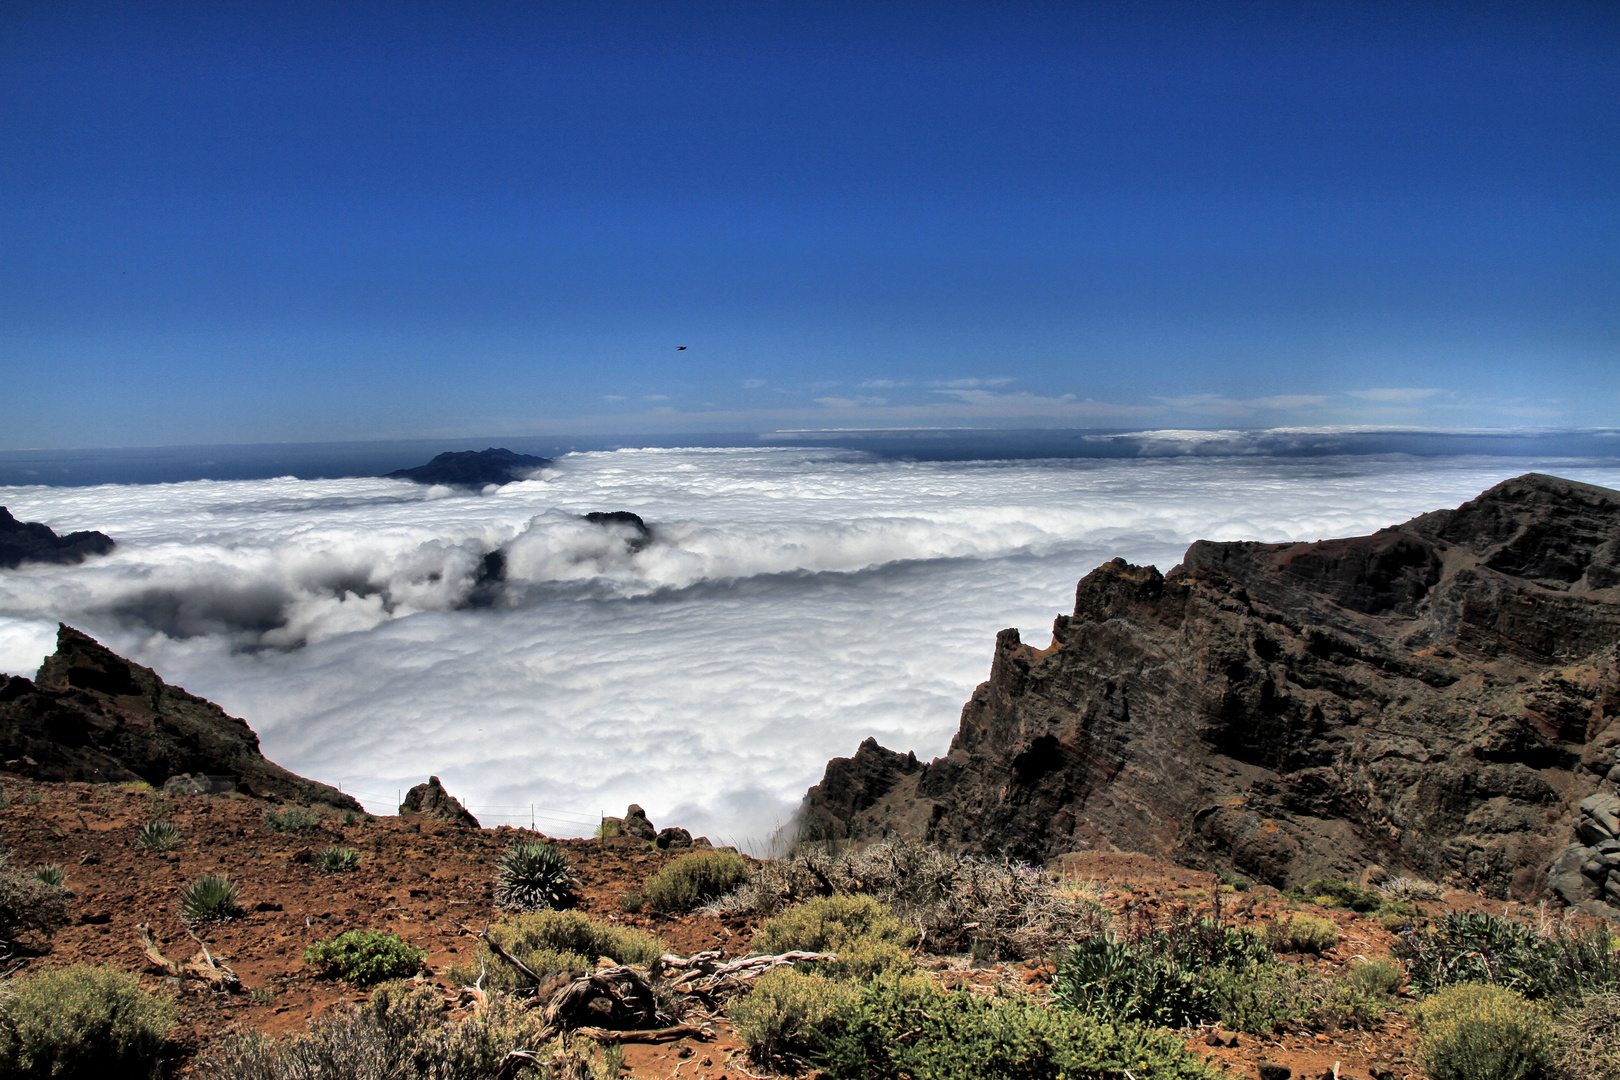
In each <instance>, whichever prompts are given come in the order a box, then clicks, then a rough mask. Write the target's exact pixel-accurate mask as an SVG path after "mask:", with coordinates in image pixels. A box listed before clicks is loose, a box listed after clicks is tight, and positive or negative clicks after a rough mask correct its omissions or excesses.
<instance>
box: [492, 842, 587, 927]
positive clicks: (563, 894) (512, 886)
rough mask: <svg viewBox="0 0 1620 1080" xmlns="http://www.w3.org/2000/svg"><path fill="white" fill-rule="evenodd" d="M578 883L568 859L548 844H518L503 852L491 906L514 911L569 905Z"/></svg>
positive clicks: (498, 865)
mask: <svg viewBox="0 0 1620 1080" xmlns="http://www.w3.org/2000/svg"><path fill="white" fill-rule="evenodd" d="M578 887H579V879H578V878H576V877H575V876H574V867H573V864H572V863H570V862H569V861H568V857H567V856H565V855H564V854H563V853H562V852H560V851H558V850H557V849H556V848H554V847H552V846H551V845H550V844H544V843H525V842H521V841H520V842H518V843H516V844H513V845H512V846H511V847H509V848H507V849H506V854H504V855H502V856H501V860H500V862H499V863H498V864H497V870H496V872H495V903H496V904H497V905H498V906H500V907H504V908H515V909H516V910H518V911H538V910H540V909H541V908H561V907H567V906H568V905H569V904H571V903H572V902H573V900H574V897H575V891H576V890H577V889H578Z"/></svg>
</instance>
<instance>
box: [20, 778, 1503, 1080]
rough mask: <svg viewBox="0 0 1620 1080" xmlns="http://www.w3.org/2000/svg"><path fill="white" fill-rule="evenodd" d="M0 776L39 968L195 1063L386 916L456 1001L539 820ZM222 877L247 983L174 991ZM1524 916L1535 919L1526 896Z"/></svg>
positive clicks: (647, 852)
mask: <svg viewBox="0 0 1620 1080" xmlns="http://www.w3.org/2000/svg"><path fill="white" fill-rule="evenodd" d="M0 781H3V783H4V788H5V793H6V795H7V796H8V797H9V800H10V802H9V805H7V806H5V807H4V808H0V841H3V842H4V844H5V847H6V849H7V850H9V851H10V853H11V860H12V865H13V866H15V867H20V868H26V867H30V866H33V865H35V864H40V863H57V864H60V865H61V866H63V867H64V868H65V869H66V871H67V884H68V886H69V887H70V888H71V889H72V890H73V893H74V902H73V909H72V911H73V914H72V919H73V921H72V924H71V925H69V926H68V927H66V928H64V929H63V930H61V931H60V932H58V933H57V934H56V936H55V937H54V938H53V939H52V940H51V941H50V942H49V943H48V945H46V946H44V947H43V948H42V949H41V952H40V955H37V956H34V957H32V958H30V959H28V960H27V961H26V964H27V968H34V967H55V966H62V965H66V964H72V963H92V964H105V965H110V966H112V967H117V968H121V969H124V970H126V971H132V972H137V973H140V974H141V976H142V980H143V982H145V983H146V984H147V985H148V987H149V988H150V989H152V990H154V991H163V992H167V993H170V994H173V995H176V996H177V1000H178V1003H179V1008H180V1013H181V1018H182V1024H181V1027H180V1028H179V1029H178V1030H177V1031H176V1032H175V1033H174V1040H175V1042H176V1043H177V1045H178V1047H179V1057H180V1060H179V1062H178V1064H177V1066H176V1072H177V1073H178V1074H179V1075H188V1074H194V1073H195V1072H196V1070H195V1069H194V1068H193V1067H192V1066H191V1065H190V1058H191V1056H192V1055H195V1053H196V1052H197V1051H199V1050H201V1049H203V1048H205V1047H206V1046H207V1045H208V1044H209V1043H210V1042H211V1041H213V1040H216V1039H218V1038H219V1037H220V1036H221V1035H222V1034H223V1033H225V1032H226V1031H227V1030H229V1029H230V1028H231V1027H233V1026H237V1025H243V1026H247V1027H252V1028H256V1029H259V1030H261V1031H265V1032H269V1033H271V1034H275V1035H284V1034H288V1033H291V1032H297V1031H302V1030H304V1028H305V1025H306V1023H307V1022H308V1021H309V1019H310V1018H311V1017H313V1016H315V1015H316V1014H318V1013H319V1012H321V1011H322V1010H324V1009H327V1008H330V1007H331V1006H332V1005H333V1004H334V1003H337V1002H341V1001H363V1000H365V998H366V997H367V992H365V991H362V990H358V989H356V988H353V987H350V986H348V985H347V984H345V983H342V982H340V981H336V980H332V979H324V978H320V977H317V976H316V975H315V974H314V973H313V972H312V971H311V969H309V968H307V967H306V966H305V965H304V963H303V958H302V957H303V951H304V949H305V947H306V946H307V945H309V944H310V943H311V942H314V941H317V940H320V939H324V938H330V937H332V936H333V935H335V934H338V933H341V932H343V931H345V930H356V929H380V930H389V931H392V932H394V933H397V934H399V935H400V936H401V937H403V938H404V939H405V940H407V941H409V942H411V943H412V944H414V945H417V946H419V947H421V948H423V949H426V950H427V954H428V956H427V964H428V967H429V968H431V970H432V973H433V974H432V982H433V983H434V984H435V985H437V986H439V987H441V988H442V989H443V990H444V992H445V996H446V999H447V1000H454V999H455V997H456V996H457V990H458V986H457V985H456V983H455V982H454V981H453V980H452V979H451V978H450V977H449V976H448V971H449V969H450V968H451V966H452V965H454V964H456V963H457V962H458V961H462V960H464V959H465V958H466V957H468V956H470V954H471V953H472V952H473V950H474V948H475V947H476V942H475V941H474V939H473V938H472V937H471V936H470V934H469V930H471V931H477V930H479V929H482V928H483V927H484V926H485V924H486V923H488V922H489V921H491V920H493V919H495V918H497V917H498V914H499V913H498V912H497V911H496V910H495V908H494V906H493V902H492V883H493V877H494V870H495V862H496V859H497V858H498V857H499V856H500V854H501V853H502V852H503V851H504V850H505V849H506V847H507V846H508V845H509V844H511V843H512V842H513V841H514V840H517V839H519V838H530V839H532V838H534V837H536V836H537V835H538V834H536V833H533V832H530V831H528V830H518V829H510V828H505V827H503V828H499V829H463V828H455V827H451V826H448V825H441V824H437V823H434V822H427V821H407V820H402V819H400V818H375V819H363V820H360V821H357V822H356V823H354V824H351V825H344V824H342V823H341V821H340V820H339V819H338V818H337V817H333V816H329V817H326V818H325V819H323V824H322V825H321V826H320V827H319V828H318V829H316V830H314V831H311V832H306V833H279V832H275V831H272V830H271V829H270V828H269V827H268V826H267V825H266V823H265V811H266V810H267V809H274V807H272V806H271V805H270V804H267V803H263V802H260V801H258V800H256V799H250V798H243V797H239V796H226V795H163V794H160V793H155V792H150V791H144V792H143V791H136V790H131V789H130V788H127V787H123V786H119V785H100V784H81V783H37V782H31V781H28V780H23V779H18V778H13V777H3V776H0ZM159 816H162V817H165V818H166V819H167V820H169V821H171V822H173V823H174V825H176V826H177V827H178V828H179V830H180V835H181V843H180V845H179V847H177V848H176V849H175V850H174V851H171V852H168V853H148V852H142V851H140V850H139V849H137V848H136V847H135V846H134V837H135V832H136V829H137V828H138V827H139V826H141V825H142V824H144V823H145V822H147V821H151V820H153V819H154V818H156V817H159ZM553 843H556V844H557V845H558V846H559V847H561V848H562V849H563V850H564V851H565V852H566V853H567V854H568V856H569V858H570V859H571V860H572V861H573V862H574V865H575V868H576V870H577V872H578V874H579V876H580V878H581V880H582V881H583V884H584V888H583V895H582V900H581V902H580V905H579V906H580V908H581V910H583V911H585V912H586V913H588V914H590V915H592V916H593V917H595V918H598V919H602V920H605V921H609V922H616V923H620V924H624V925H633V926H638V927H642V928H645V929H647V930H650V931H651V932H653V933H655V934H657V935H659V936H660V937H662V938H663V939H664V941H665V942H666V943H667V945H668V947H669V949H670V951H672V952H675V953H679V954H681V955H690V954H691V953H693V952H696V951H700V950H703V949H716V948H718V949H722V950H724V951H725V952H726V953H727V954H734V955H741V954H743V953H746V952H747V951H748V941H749V938H750V936H751V934H752V931H753V929H754V926H753V925H752V924H753V922H755V921H756V920H748V919H717V918H712V917H708V916H703V915H690V916H682V917H676V918H670V917H666V916H660V915H653V914H644V915H635V916H632V915H627V914H625V913H624V912H623V910H622V909H621V907H620V901H621V899H622V898H623V897H624V896H625V895H626V894H627V893H630V892H632V891H634V890H637V889H639V888H640V887H641V885H642V883H643V882H644V881H645V880H646V878H647V877H648V876H649V875H651V874H653V873H654V872H656V871H657V870H658V869H659V868H660V867H662V866H663V865H664V864H665V863H667V862H668V861H669V860H670V859H671V858H673V857H674V856H673V855H670V854H668V853H666V852H662V851H658V850H656V849H654V848H651V847H650V846H647V845H645V844H642V843H641V842H640V841H636V840H632V839H628V838H616V839H614V840H609V841H599V840H555V841H553ZM329 844H330V845H337V846H342V847H348V848H352V849H354V850H355V851H357V852H359V854H360V860H361V861H360V867H359V869H358V870H356V871H353V872H350V873H340V874H327V873H321V872H319V871H317V870H316V869H314V868H313V867H312V866H311V865H309V863H308V862H307V860H308V858H309V855H310V853H311V852H313V851H316V850H319V849H320V848H321V847H323V846H326V845H329ZM1053 868H1054V869H1055V870H1057V871H1058V872H1060V873H1062V874H1063V876H1065V877H1067V878H1072V879H1076V880H1079V881H1082V882H1089V883H1092V885H1093V886H1094V887H1095V889H1096V890H1097V891H1098V892H1099V893H1100V895H1101V897H1102V902H1103V903H1104V904H1106V905H1107V906H1109V907H1110V908H1113V909H1114V910H1115V911H1116V912H1118V913H1120V914H1122V915H1123V914H1125V913H1127V912H1129V913H1133V914H1134V916H1135V917H1138V918H1140V917H1156V916H1162V915H1168V914H1170V913H1171V912H1172V911H1175V910H1178V909H1185V908H1186V907H1189V906H1190V907H1192V908H1195V909H1196V908H1200V907H1204V906H1207V905H1208V904H1209V903H1210V901H1211V898H1212V897H1213V896H1215V895H1217V894H1216V893H1215V892H1214V891H1213V890H1212V885H1213V882H1212V879H1211V877H1210V875H1208V874H1202V873H1198V872H1195V871H1191V870H1186V869H1183V868H1180V867H1176V866H1173V865H1170V864H1167V863H1164V862H1162V861H1160V860H1157V859H1154V858H1150V857H1148V856H1141V855H1126V854H1118V853H1093V854H1079V855H1068V856H1064V857H1062V859H1061V860H1060V861H1059V863H1057V864H1055V865H1054V867H1053ZM205 872H218V873H225V874H228V875H229V876H230V877H231V879H232V880H233V881H235V882H237V883H238V885H239V886H240V888H241V903H242V906H243V907H244V909H245V914H243V916H242V917H241V918H238V919H235V920H233V921H231V922H228V923H224V924H222V925H219V926H215V927H210V928H209V929H208V930H207V931H206V932H205V933H204V938H205V940H206V942H207V946H208V949H209V950H210V952H211V953H212V954H213V955H214V956H215V957H216V958H218V959H219V960H221V961H222V962H223V963H225V964H228V965H229V966H230V967H231V968H232V969H233V970H234V971H235V972H236V973H237V974H238V975H239V976H240V977H241V979H242V982H243V984H244V985H245V986H246V987H247V988H248V989H249V991H251V992H249V993H243V994H236V995H226V994H218V993H212V992H208V991H205V990H203V989H202V988H201V987H200V985H199V984H197V983H194V982H188V983H186V984H184V985H183V986H176V985H175V981H174V980H172V979H168V978H166V977H165V976H163V975H162V974H160V973H158V971H157V969H155V968H154V967H153V965H152V964H151V963H150V962H149V961H148V960H147V958H146V957H145V955H144V953H143V949H142V945H141V943H140V940H139V937H138V933H137V927H138V926H139V925H140V924H143V923H148V924H150V926H151V931H152V934H153V936H154V938H155V939H156V941H157V944H158V947H159V948H160V949H162V950H163V952H164V953H165V954H166V955H167V956H168V957H170V958H171V959H177V960H185V959H189V958H190V957H191V956H192V955H193V954H194V953H195V952H196V951H197V945H196V943H195V942H194V941H193V940H192V939H191V937H190V936H189V935H188V934H187V933H186V930H185V927H184V926H182V925H181V923H180V921H179V918H178V893H179V890H180V889H181V887H182V886H184V885H185V884H186V883H187V882H189V881H191V880H193V879H195V878H196V877H197V876H198V875H200V874H203V873H205ZM1223 899H1224V900H1225V901H1226V902H1227V903H1228V904H1229V905H1230V910H1231V912H1232V914H1233V917H1234V919H1235V920H1236V921H1237V923H1238V924H1240V925H1241V924H1244V923H1250V922H1258V921H1263V920H1265V919H1267V918H1270V917H1272V916H1273V915H1275V914H1277V913H1279V912H1281V911H1283V910H1286V909H1287V907H1288V906H1289V905H1288V904H1287V902H1286V901H1284V900H1283V899H1282V897H1280V896H1279V895H1278V894H1277V893H1276V892H1275V890H1271V889H1265V888H1257V889H1254V890H1252V891H1250V892H1247V893H1242V894H1231V895H1227V896H1226V897H1224V898H1223ZM1482 903H1483V901H1481V900H1479V899H1478V898H1477V897H1474V896H1472V895H1470V894H1464V893H1451V894H1449V895H1448V896H1447V898H1446V900H1445V901H1444V902H1443V903H1435V904H1427V905H1423V906H1424V908H1425V910H1426V912H1427V913H1429V914H1433V913H1436V912H1438V911H1440V910H1443V909H1446V908H1469V907H1476V906H1479V905H1480V904H1482ZM1500 906H1501V905H1499V904H1498V905H1493V907H1494V908H1498V909H1499V908H1500ZM1305 908H1306V910H1309V911H1311V913H1313V914H1317V915H1321V916H1323V917H1326V918H1331V919H1333V920H1334V921H1335V922H1337V923H1338V924H1339V927H1340V931H1341V934H1342V937H1341V940H1340V943H1339V945H1338V946H1337V947H1336V948H1334V949H1332V950H1330V951H1329V952H1328V953H1327V954H1325V955H1324V956H1323V957H1321V958H1320V959H1319V960H1313V961H1312V963H1315V964H1319V965H1320V966H1321V967H1322V968H1323V969H1324V970H1325V971H1327V972H1331V971H1332V970H1336V969H1338V968H1341V967H1343V966H1345V965H1347V964H1349V963H1351V962H1352V961H1354V960H1355V959H1356V958H1358V957H1367V956H1378V955H1383V954H1385V953H1387V952H1388V951H1389V947H1390V943H1391V935H1390V934H1388V933H1387V932H1386V931H1384V930H1382V929H1381V928H1380V927H1379V926H1378V924H1377V923H1375V922H1372V921H1371V920H1369V919H1366V918H1361V917H1357V916H1354V915H1352V914H1350V913H1348V912H1343V911H1333V910H1328V909H1317V908H1314V907H1312V906H1311V905H1305ZM1515 913H1517V914H1522V915H1533V914H1534V913H1533V912H1532V911H1530V910H1529V909H1523V908H1518V909H1515ZM919 961H920V963H921V965H922V967H923V968H924V969H926V970H930V971H934V972H936V973H937V975H938V977H939V978H941V979H942V980H943V981H945V982H946V983H947V984H949V985H959V986H978V987H986V988H988V987H991V986H996V985H1001V986H1004V987H1011V988H1017V989H1021V990H1023V991H1027V992H1031V993H1037V994H1041V993H1045V992H1046V986H1047V983H1048V981H1049V979H1050V972H1051V970H1052V967H1051V966H1050V965H1049V964H1042V963H1041V962H1039V961H1031V962H1029V963H1027V964H1024V963H1019V964H1000V965H995V966H991V967H983V968H976V967H974V966H972V964H971V961H970V959H969V958H967V957H928V956H924V957H920V958H919ZM1199 1034H1200V1035H1201V1033H1199ZM1192 1041H1193V1044H1194V1045H1195V1046H1196V1047H1197V1049H1198V1050H1199V1051H1200V1052H1201V1053H1204V1054H1207V1055H1209V1056H1211V1057H1215V1058H1217V1059H1218V1060H1220V1061H1222V1062H1226V1063H1229V1064H1230V1065H1232V1066H1233V1067H1234V1071H1235V1075H1239V1076H1255V1075H1257V1073H1256V1071H1255V1065H1254V1063H1255V1062H1256V1061H1258V1060H1261V1059H1265V1060H1270V1061H1273V1062H1276V1063H1278V1064H1283V1065H1287V1066H1289V1067H1291V1068H1292V1069H1293V1073H1294V1076H1296V1077H1302V1076H1303V1077H1312V1078H1314V1077H1317V1076H1320V1075H1322V1074H1323V1073H1327V1074H1329V1075H1331V1073H1332V1071H1333V1068H1334V1065H1335V1063H1336V1062H1337V1063H1338V1064H1339V1068H1340V1076H1341V1077H1350V1076H1354V1077H1367V1076H1368V1075H1370V1070H1371V1068H1372V1066H1373V1065H1374V1064H1375V1063H1381V1064H1383V1065H1386V1066H1389V1067H1390V1068H1391V1069H1392V1071H1393V1073H1394V1075H1395V1076H1398V1077H1414V1076H1417V1075H1418V1073H1417V1070H1416V1066H1415V1065H1413V1064H1412V1060H1413V1057H1414V1053H1413V1039H1412V1036H1411V1032H1410V1030H1409V1025H1408V1023H1407V1022H1406V1021H1405V1020H1404V1019H1402V1018H1400V1017H1399V1016H1392V1017H1390V1018H1388V1019H1386V1020H1385V1021H1384V1022H1383V1023H1382V1024H1381V1025H1379V1026H1378V1027H1376V1028H1375V1029H1373V1030H1371V1031H1344V1032H1339V1033H1337V1034H1333V1035H1318V1034H1309V1033H1307V1034H1301V1035H1287V1036H1282V1037H1280V1038H1277V1039H1263V1038H1259V1037H1255V1036H1247V1035H1244V1036H1240V1038H1239V1043H1238V1045H1237V1046H1236V1047H1235V1048H1224V1047H1222V1048H1211V1047H1208V1046H1206V1045H1205V1044H1204V1040H1203V1039H1202V1038H1201V1037H1197V1036H1195V1037H1194V1038H1193V1040H1192ZM739 1047H740V1044H739V1043H738V1041H737V1040H736V1039H735V1038H734V1037H733V1036H732V1033H731V1032H730V1030H729V1029H728V1028H726V1027H725V1026H724V1024H723V1023H722V1024H721V1025H719V1026H718V1027H717V1037H716V1038H715V1039H714V1040H712V1041H709V1042H696V1041H691V1040H689V1041H687V1042H684V1043H672V1044H666V1045H659V1046H628V1047H626V1054H625V1061H626V1065H627V1066H628V1067H629V1070H630V1074H631V1075H634V1076H647V1077H674V1076H678V1077H679V1078H680V1080H695V1078H698V1077H720V1076H737V1077H740V1076H743V1075H746V1074H747V1073H748V1072H749V1071H753V1072H759V1071H761V1070H760V1069H759V1068H758V1067H757V1066H754V1065H752V1064H750V1063H748V1062H747V1061H746V1060H745V1059H743V1057H742V1056H741V1053H740V1049H739ZM683 1054H684V1055H685V1056H684V1057H683V1056H682V1055H683ZM677 1069H679V1072H677V1071H676V1070H677Z"/></svg>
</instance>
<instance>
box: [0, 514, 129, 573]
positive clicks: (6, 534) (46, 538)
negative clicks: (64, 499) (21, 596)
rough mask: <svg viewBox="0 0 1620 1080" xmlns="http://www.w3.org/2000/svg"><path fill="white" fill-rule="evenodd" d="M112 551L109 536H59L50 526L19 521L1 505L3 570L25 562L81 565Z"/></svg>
mask: <svg viewBox="0 0 1620 1080" xmlns="http://www.w3.org/2000/svg"><path fill="white" fill-rule="evenodd" d="M112 549H113V540H112V537H110V536H108V535H107V534H106V533H99V532H74V533H68V534H67V535H66V536H57V535H56V530H54V529H52V528H51V527H50V526H49V525H43V524H41V523H40V522H37V521H18V520H17V519H16V518H14V517H12V516H11V511H9V510H7V509H6V508H5V507H3V506H0V567H4V568H6V569H10V568H12V567H16V566H20V565H22V564H23V563H25V562H49V563H80V562H84V560H85V558H86V557H87V556H90V555H105V554H107V552H109V551H111V550H112Z"/></svg>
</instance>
